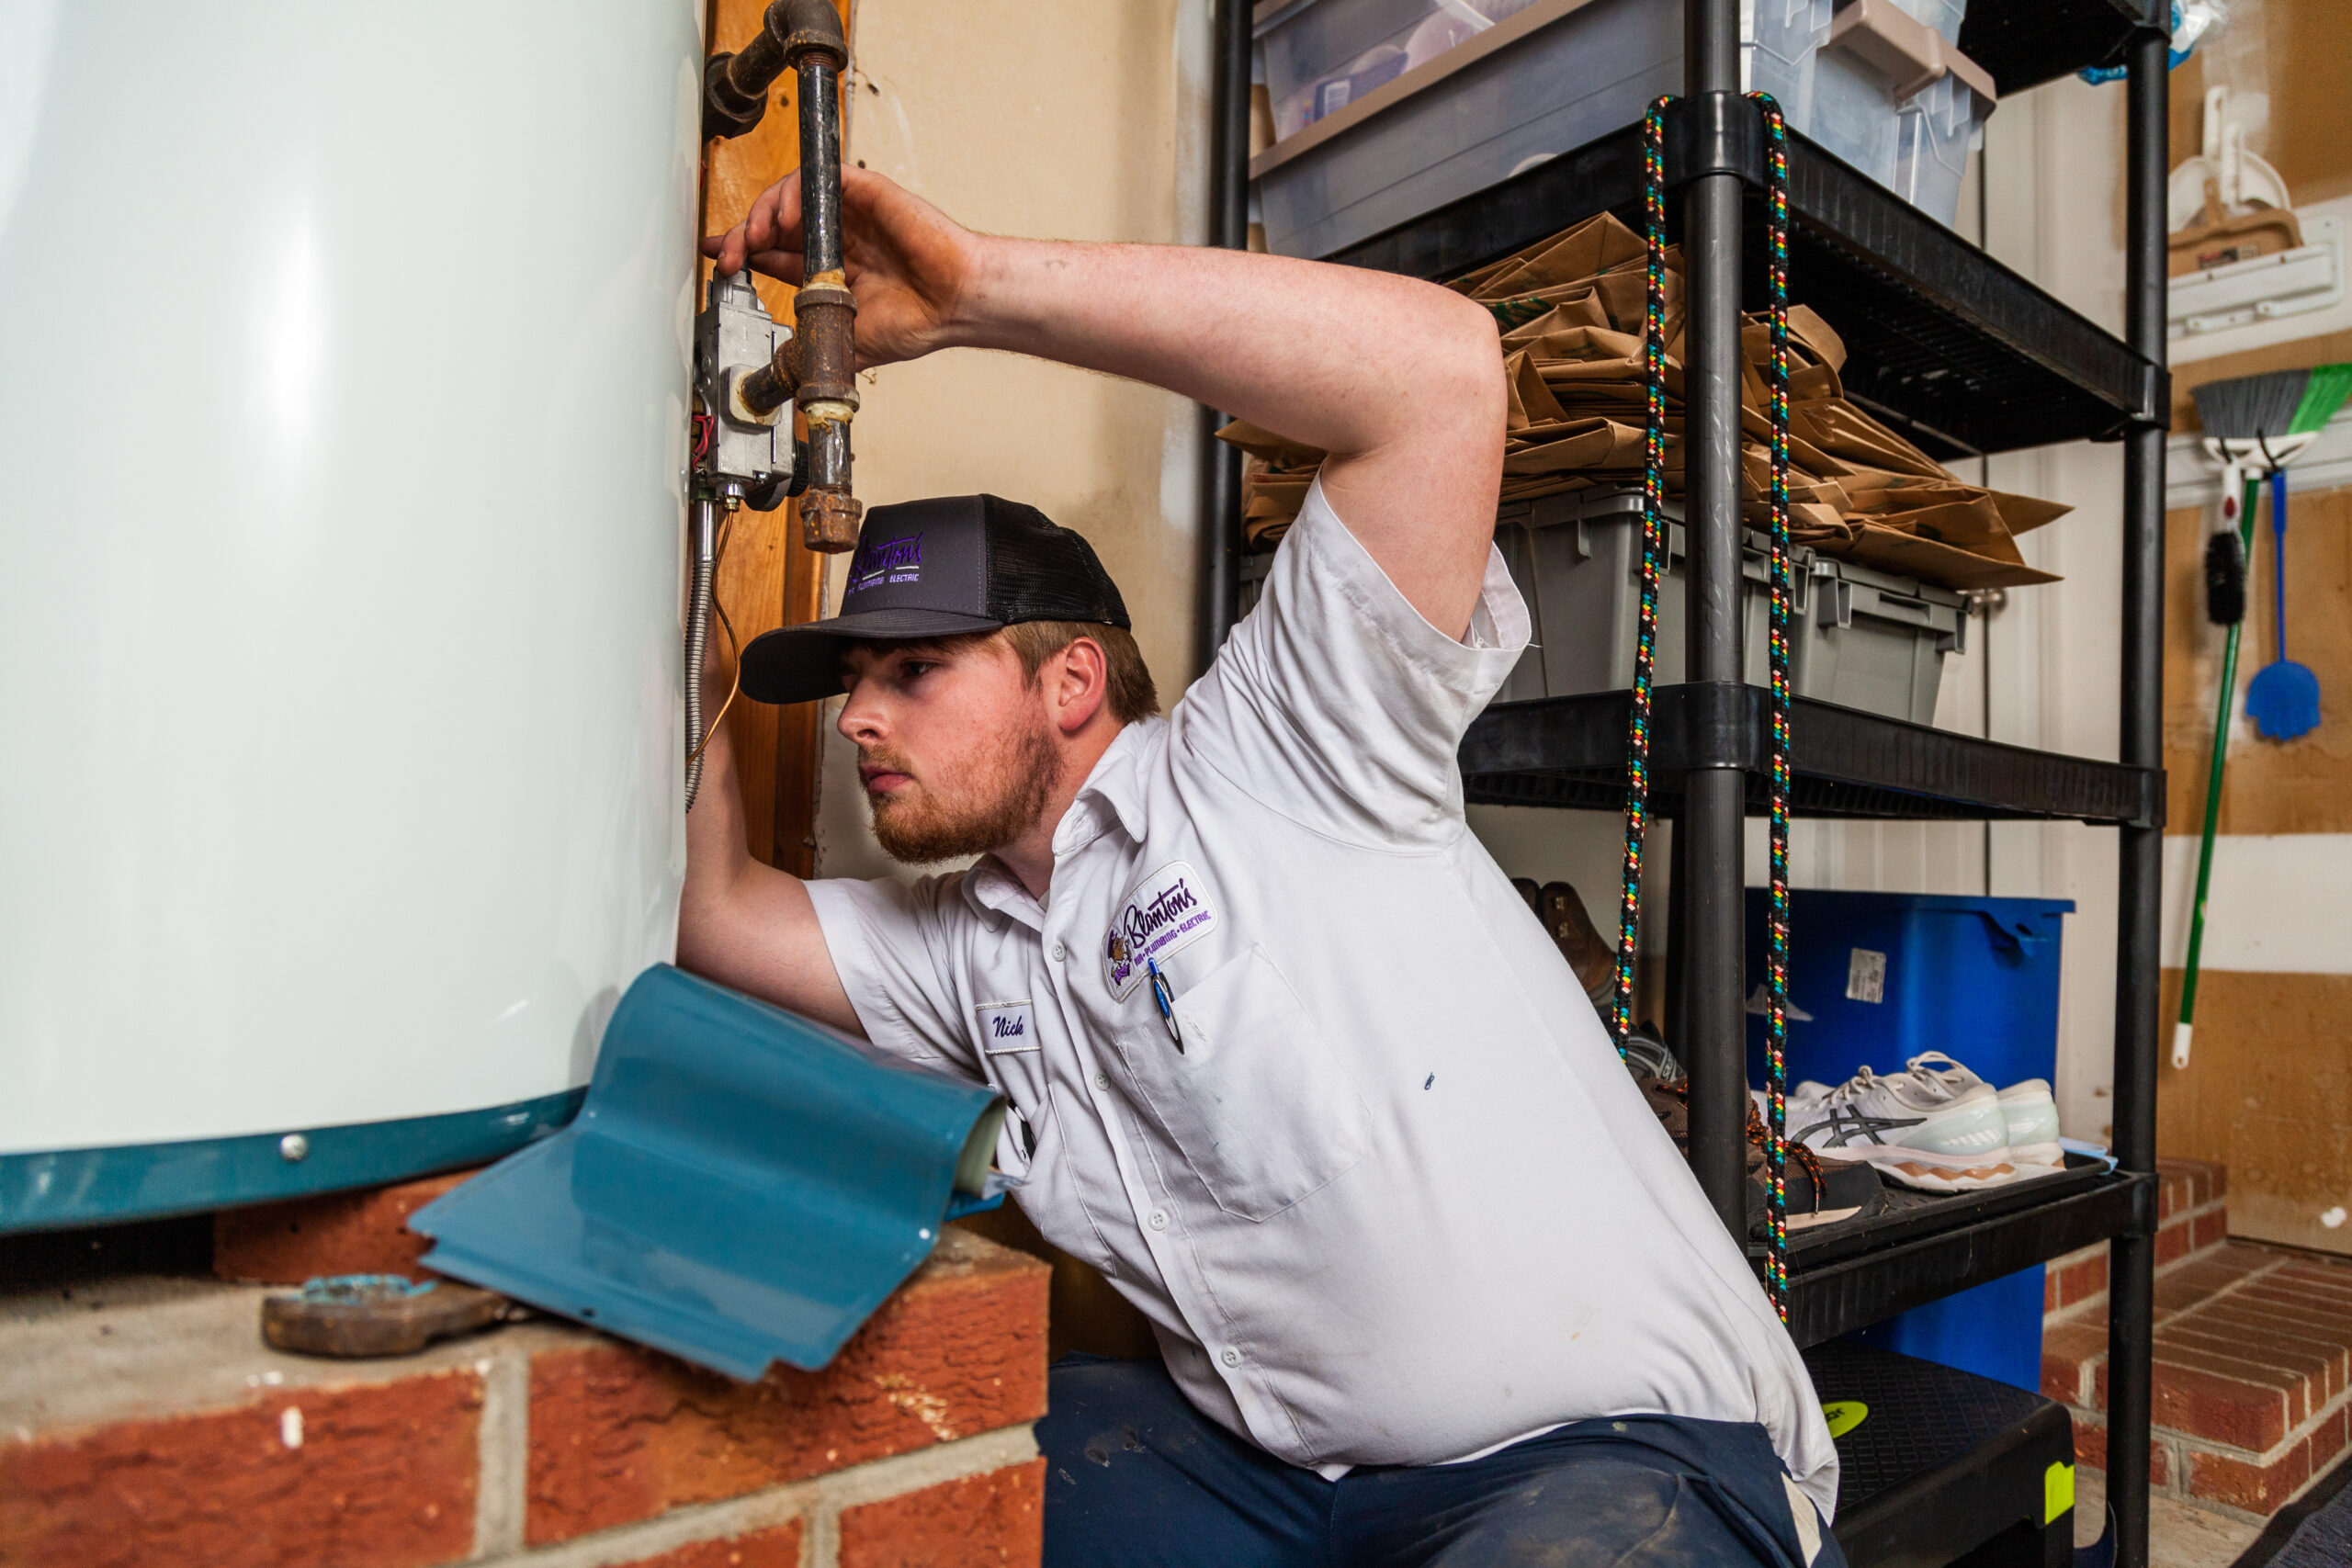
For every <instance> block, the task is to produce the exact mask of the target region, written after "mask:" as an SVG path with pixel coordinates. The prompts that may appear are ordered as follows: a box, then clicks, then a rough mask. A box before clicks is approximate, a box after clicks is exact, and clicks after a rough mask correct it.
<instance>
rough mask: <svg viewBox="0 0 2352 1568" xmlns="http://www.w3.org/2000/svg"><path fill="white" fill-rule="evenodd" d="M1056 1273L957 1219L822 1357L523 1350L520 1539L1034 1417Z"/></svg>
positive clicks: (641, 1514)
mask: <svg viewBox="0 0 2352 1568" xmlns="http://www.w3.org/2000/svg"><path fill="white" fill-rule="evenodd" d="M1050 1276H1051V1270H1050V1269H1047V1268H1046V1265H1045V1264H1043V1263H1040V1262H1038V1261H1037V1260H1036V1259H1035V1258H1030V1257H1028V1256H1026V1255H1025V1254H1023V1253H1018V1252H1014V1251H1012V1250H1011V1249H1009V1248H1006V1247H998V1246H996V1245H995V1244H994V1243H991V1242H987V1241H983V1240H981V1239H980V1238H979V1237H978V1236H974V1235H968V1234H967V1233H965V1232H961V1231H951V1232H949V1233H948V1235H947V1236H946V1237H945V1238H944V1240H943V1241H942V1242H941V1243H940V1250H939V1252H938V1253H936V1254H934V1255H933V1258H932V1260H931V1261H930V1262H929V1263H927V1264H925V1265H924V1266H923V1267H922V1269H920V1270H918V1271H917V1272H916V1274H915V1276H914V1277H913V1278H912V1279H911V1280H908V1281H907V1283H906V1284H905V1285H904V1286H902V1287H901V1288H900V1289H899V1292H898V1293H897V1294H896V1295H894V1296H892V1297H891V1298H890V1300H889V1301H888V1302H887V1303H884V1304H883V1306H882V1309H881V1310H880V1311H879V1312H877V1313H876V1314H874V1318H873V1320H872V1321H871V1322H869V1323H868V1324H867V1325H865V1327H864V1328H863V1329H861V1330H859V1332H858V1334H857V1336H856V1337H854V1338H853V1339H852V1340H851V1341H850V1342H849V1343H848V1344H847V1345H846V1346H844V1347H843V1348H842V1351H841V1354H840V1355H838V1356H837V1357H835V1358H834V1359H833V1362H832V1364H831V1366H829V1367H827V1368H826V1369H825V1370H824V1371H821V1372H801V1371H793V1370H791V1369H790V1368H782V1367H780V1368H777V1369H775V1370H774V1371H771V1372H770V1373H769V1374H768V1375H767V1376H766V1377H765V1378H763V1379H762V1380H761V1381H759V1382H755V1383H739V1382H735V1381H733V1380H732V1379H730V1378H726V1377H722V1376H720V1375H719V1374H718V1373H716V1372H708V1371H702V1370H701V1369H699V1368H695V1367H691V1366H688V1365H686V1364H685V1363H684V1362H683V1361H679V1360H676V1359H673V1358H671V1357H668V1356H664V1355H662V1354H660V1353H658V1352H655V1351H650V1350H643V1349H639V1348H634V1347H629V1346H624V1345H619V1344H606V1345H595V1346H586V1347H580V1348H567V1349H562V1350H553V1351H544V1352H542V1353H540V1354H539V1355H537V1356H535V1357H534V1358H532V1361H531V1450H530V1483H529V1485H530V1491H529V1501H528V1511H527V1514H526V1534H527V1537H528V1539H529V1540H530V1541H531V1542H532V1544H534V1545H537V1544H540V1543H542V1542H546V1541H553V1540H569V1539H571V1537H573V1536H577V1535H582V1534H585V1533H587V1532H588V1531H590V1530H597V1529H608V1528H610V1527H611V1526H614V1525H617V1524H625V1523H628V1521H630V1520H632V1519H641V1518H646V1517H650V1516H652V1515H654V1514H658V1513H661V1512H662V1511H663V1510H664V1509H667V1508H672V1507H675V1506H680V1505H682V1504H687V1503H704V1502H709V1501H711V1500H713V1499H715V1498H720V1497H732V1496H736V1495H741V1494H742V1493H745V1492H751V1491H755V1490H757V1489H759V1488H761V1487H764V1486H773V1485H775V1484H777V1483H782V1482H786V1481H794V1480H798V1479H800V1478H802V1477H805V1476H810V1475H818V1474H822V1473H824V1472H828V1471H834V1470H840V1469H842V1468H844V1467H846V1466H849V1465H854V1464H862V1463H864V1462H865V1461H868V1460H875V1459H881V1458H883V1457H885V1456H887V1455H889V1454H897V1453H905V1452H907V1451H908V1450H912V1449H920V1448H925V1447H928V1446H930V1445H931V1444H933V1443H940V1442H946V1441H950V1440H952V1439H954V1438H967V1437H970V1436H972V1435H973V1434H974V1433H976V1432H985V1431H989V1430H992V1429H994V1428H997V1427H1009V1426H1012V1425H1014V1424H1016V1423H1019V1422H1023V1421H1031V1420H1035V1418H1036V1417H1038V1416H1042V1415H1044V1414H1045V1410H1046V1281H1047V1280H1048V1279H1049V1278H1050Z"/></svg>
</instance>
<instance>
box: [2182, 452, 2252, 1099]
mask: <svg viewBox="0 0 2352 1568" xmlns="http://www.w3.org/2000/svg"><path fill="white" fill-rule="evenodd" d="M2261 494H2262V483H2261V481H2260V480H2259V479H2247V480H2246V481H2245V498H2244V502H2243V503H2242V504H2241V506H2240V508H2239V513H2238V540H2239V542H2240V543H2241V544H2243V545H2245V546H2246V547H2249V548H2251V547H2252V546H2253V544H2254V507H2255V502H2256V500H2257V499H2259V497H2260V496H2261ZM2244 631H2245V622H2244V621H2243V620H2236V621H2233V622H2231V623H2230V635H2229V637H2228V638H2227V639H2226V640H2225V641H2224V642H2223V644H2222V695H2221V700H2220V701H2219V702H2218V703H2217V704H2216V705H2215V708H2216V711H2215V713H2214V716H2213V765H2212V768H2211V771H2210V772H2208V773H2207V774H2206V775H2205V832H2204V836H2203V838H2202V839H2201V840H2199V843H2198V846H2197V902H2196V905H2195V907H2194V908H2193V910H2192V912H2191V913H2190V915H2189V919H2188V965H2187V966H2186V967H2185V968H2184V969H2183V970H2182V972H2181V976H2180V1021H2179V1022H2178V1023H2177V1024H2175V1025H2174V1026H2173V1032H2172V1065H2173V1066H2174V1067H2175V1068H2181V1067H2186V1066H2188V1042H2189V1036H2190V1034H2191V1033H2192V1032H2193V1031H2194V1028H2195V1025H2196V1022H2197V972H2198V959H2199V956H2200V955H2201V954H2202V953H2203V952H2204V949H2205V894H2206V890H2207V889H2208V888H2209V887H2210V886H2211V885H2212V881H2213V834H2214V830H2215V829H2217V828H2219V827H2220V826H2221V819H2222V765H2223V764H2224V763H2225V762H2227V761H2229V755H2230V707H2231V701H2230V699H2231V698H2232V697H2233V695H2235V694H2236V687H2237V681H2238V636H2239V634H2240V633H2242V632H2244Z"/></svg>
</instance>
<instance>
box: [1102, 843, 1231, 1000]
mask: <svg viewBox="0 0 2352 1568" xmlns="http://www.w3.org/2000/svg"><path fill="white" fill-rule="evenodd" d="M1215 930H1216V906H1215V905H1213V904H1211V903H1210V902H1209V895H1208V889H1207V888H1205V887H1204V886H1201V874H1200V873H1199V872H1197V871H1194V870H1193V868H1192V867H1191V866H1189V865H1187V864H1185V863H1183V862H1182V861H1181V860H1180V861H1171V862H1170V863H1168V864H1166V865H1163V866H1161V867H1160V868H1159V870H1158V871H1155V872H1153V873H1152V874H1150V875H1149V876H1147V877H1145V878H1144V879H1143V880H1142V881H1141V882H1138V883H1136V886H1135V890H1134V891H1133V892H1131V893H1129V894H1128V895H1127V896H1126V897H1125V899H1124V900H1122V901H1121V903H1120V905H1119V909H1118V912H1117V913H1116V914H1114V915H1113V916H1112V917H1111V929H1110V931H1108V932H1107V933H1105V934H1104V936H1103V980H1104V981H1105V982H1106V983H1107V984H1108V985H1109V986H1110V987H1111V995H1112V996H1113V997H1114V998H1117V999H1118V1000H1120V1001H1125V1000H1126V999H1127V993H1128V992H1130V991H1132V990H1134V989H1135V988H1136V986H1137V985H1138V984H1140V983H1141V982H1142V980H1143V977H1144V976H1145V975H1146V974H1148V972H1149V971H1148V969H1147V968H1146V967H1145V964H1146V961H1148V960H1152V959H1157V960H1158V961H1159V962H1160V963H1162V964H1165V963H1167V962H1168V960H1169V959H1170V958H1171V957H1173V956H1174V955H1175V954H1177V953H1181V952H1182V951H1183V950H1184V949H1185V948H1187V947H1190V946H1191V945H1192V944H1193V943H1194V942H1198V941H1200V940H1201V938H1203V937H1204V936H1206V935H1208V934H1209V932H1211V931H1215Z"/></svg>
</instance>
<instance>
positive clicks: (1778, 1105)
mask: <svg viewBox="0 0 2352 1568" xmlns="http://www.w3.org/2000/svg"><path fill="white" fill-rule="evenodd" d="M1749 96H1751V97H1753V98H1754V99H1755V100H1756V105H1757V107H1758V108H1759V109H1761V110H1762V111H1763V113H1764V167H1765V179H1764V192H1765V201H1766V203H1767V207H1766V218H1765V243H1767V244H1768V245H1769V246H1770V254H1769V256H1768V257H1767V258H1766V276H1767V278H1768V279H1769V280H1770V281H1769V288H1770V294H1769V296H1768V298H1769V300H1770V311H1771V322H1772V363H1771V366H1770V373H1769V374H1768V375H1767V377H1766V384H1767V385H1768V386H1769V387H1770V390H1771V394H1772V408H1771V413H1770V423H1771V426H1772V621H1771V637H1770V643H1771V662H1772V750H1771V784H1770V793H1771V800H1772V839H1771V862H1772V864H1771V892H1770V900H1771V902H1770V913H1769V915H1768V916H1767V925H1766V939H1765V959H1764V962H1765V972H1766V980H1767V994H1768V995H1769V997H1770V1016H1769V1018H1768V1019H1767V1021H1766V1025H1765V1032H1764V1040H1765V1047H1764V1049H1765V1062H1766V1070H1765V1082H1766V1088H1765V1097H1766V1100H1767V1101H1768V1102H1769V1103H1768V1105H1767V1108H1766V1117H1765V1124H1766V1125H1767V1126H1768V1127H1769V1128H1770V1137H1768V1138H1767V1139H1766V1142H1765V1154H1764V1158H1765V1167H1766V1171H1765V1174H1766V1177H1767V1180H1766V1183H1765V1187H1766V1205H1765V1208H1766V1213H1767V1214H1768V1215H1769V1226H1770V1228H1769V1231H1768V1233H1767V1238H1766V1246H1765V1249H1764V1288H1765V1292H1766V1293H1767V1294H1769V1295H1770V1297H1771V1298H1772V1304H1773V1305H1774V1306H1775V1307H1777V1308H1778V1309H1779V1310H1780V1314H1781V1322H1783V1323H1785V1322H1787V1321H1788V1317H1789V1301H1788V1295H1789V1184H1788V1163H1789V1145H1788V1127H1789V1105H1788V1089H1789V1055H1788V1045H1789V701H1790V695H1791V694H1790V690H1789V611H1790V606H1791V603H1792V600H1793V599H1794V598H1795V596H1796V594H1795V586H1794V584H1793V583H1792V581H1791V580H1790V560H1789V128H1788V125H1787V123H1786V122H1785V121H1784V120H1783V119H1782V118H1781V106H1780V105H1779V104H1777V103H1775V102H1773V100H1772V96H1771V95H1770V94H1769V93H1752V94H1750V95H1749ZM1817 1196H1818V1194H1816V1197H1817Z"/></svg>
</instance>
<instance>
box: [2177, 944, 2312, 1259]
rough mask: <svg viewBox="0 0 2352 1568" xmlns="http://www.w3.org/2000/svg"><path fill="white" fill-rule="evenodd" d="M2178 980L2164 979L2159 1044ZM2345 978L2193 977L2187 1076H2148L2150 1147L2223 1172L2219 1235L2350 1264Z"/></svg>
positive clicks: (2218, 973) (2217, 973) (2212, 973)
mask: <svg viewBox="0 0 2352 1568" xmlns="http://www.w3.org/2000/svg"><path fill="white" fill-rule="evenodd" d="M2179 1010H2180V971H2179V970H2177V969H2167V970H2165V976H2164V1010H2163V1011H2162V1013H2161V1014H2159V1016H2160V1017H2161V1018H2162V1019H2163V1020H2164V1021H2165V1035H2166V1037H2167V1038H2169V1037H2170V1034H2171V1022H2172V1020H2173V1019H2175V1018H2177V1017H2178V1016H2179ZM2348 1040H2352V975H2249V974H2233V973H2231V972H2229V971H2225V970H2211V969H2209V970H2207V971H2205V972H2204V973H2203V974H2202V975H2200V976H2199V977H2198V981H2197V1043H2196V1049H2195V1050H2194V1051H2193V1052H2191V1053H2190V1055H2189V1062H2188V1067H2187V1068H2185V1069H2176V1068H2175V1067H2174V1066H2172V1064H2171V1060H2170V1057H2169V1055H2168V1054H2167V1055H2165V1060H2164V1062H2163V1064H2162V1065H2161V1066H2159V1067H2158V1068H2157V1077H2156V1147H2157V1149H2158V1150H2159V1151H2160V1152H2161V1153H2163V1154H2164V1155H2165V1156H2171V1157H2186V1158H2191V1159H2212V1160H2220V1161H2222V1162H2223V1163H2224V1164H2226V1165H2227V1166H2228V1167H2229V1170H2230V1234H2231V1235H2236V1236H2248V1237H2252V1238H2254V1239H2256V1240H2260V1241H2281V1242H2288V1243H2291V1244H2292V1245H2294V1246H2297V1247H2319V1248H2321V1249H2323V1250H2324V1251H2328V1252H2342V1253H2352V1223H2339V1224H2335V1225H2333V1226H2331V1225H2329V1224H2326V1223H2325V1220H2324V1217H2323V1216H2324V1215H2325V1214H2327V1213H2328V1212H2329V1211H2330V1210H2333V1209H2336V1208H2337V1207H2338V1206H2339V1205H2344V1206H2352V1051H2347V1050H2346V1043H2347V1041H2348Z"/></svg>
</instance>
